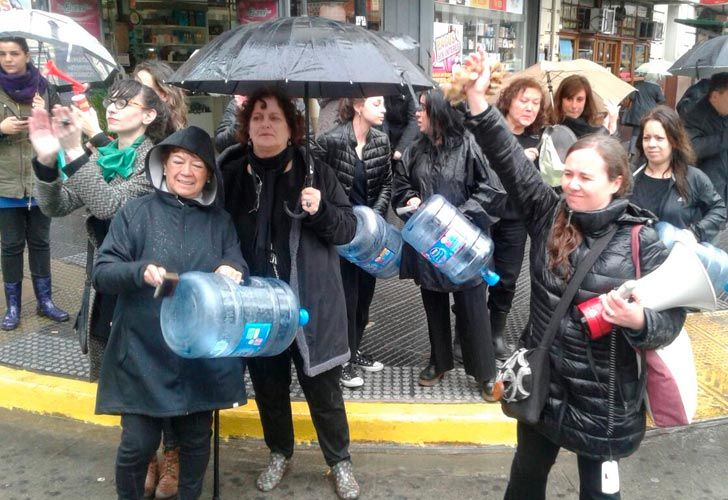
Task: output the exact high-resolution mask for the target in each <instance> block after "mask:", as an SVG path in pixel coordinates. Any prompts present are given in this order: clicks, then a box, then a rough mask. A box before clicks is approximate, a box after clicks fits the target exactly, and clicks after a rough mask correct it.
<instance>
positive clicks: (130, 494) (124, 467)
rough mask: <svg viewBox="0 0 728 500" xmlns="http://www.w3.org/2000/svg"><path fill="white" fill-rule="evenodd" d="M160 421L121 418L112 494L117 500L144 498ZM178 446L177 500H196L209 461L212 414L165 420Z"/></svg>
mask: <svg viewBox="0 0 728 500" xmlns="http://www.w3.org/2000/svg"><path fill="white" fill-rule="evenodd" d="M163 420H164V419H162V418H155V417H148V416H146V415H132V414H125V415H122V416H121V443H120V444H119V449H118V451H117V453H116V493H117V494H118V496H119V499H123V500H127V499H134V500H136V499H139V498H144V479H145V478H146V475H147V466H148V465H149V461H150V460H151V458H152V455H153V454H154V453H156V452H157V448H158V447H159V440H160V437H161V433H162V421H163ZM169 420H170V422H171V424H172V427H173V429H174V431H175V433H176V436H177V440H178V443H179V448H180V451H179V457H180V461H179V490H178V491H179V492H178V498H179V499H180V500H188V499H197V498H199V497H200V494H201V493H202V481H203V479H204V478H205V470H206V469H207V462H208V461H209V459H210V436H211V434H212V431H211V426H212V412H211V411H203V412H199V413H192V414H190V415H183V416H180V417H172V418H170V419H169Z"/></svg>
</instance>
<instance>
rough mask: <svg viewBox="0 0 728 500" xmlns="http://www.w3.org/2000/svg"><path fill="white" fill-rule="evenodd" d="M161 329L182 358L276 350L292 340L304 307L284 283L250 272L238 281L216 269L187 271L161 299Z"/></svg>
mask: <svg viewBox="0 0 728 500" xmlns="http://www.w3.org/2000/svg"><path fill="white" fill-rule="evenodd" d="M160 322H161V325H162V335H163V336H164V340H165V341H166V342H167V345H169V347H170V349H172V350H173V351H174V352H175V353H177V354H178V355H180V356H182V357H183V358H219V357H224V356H243V357H255V356H275V355H276V354H280V353H281V352H283V351H284V350H286V349H287V348H288V346H290V345H291V343H292V342H293V340H294V339H295V337H296V330H298V327H299V326H303V325H305V324H306V323H308V312H307V311H306V310H305V309H300V308H299V304H298V299H297V298H296V295H295V294H294V293H293V290H291V287H290V286H288V284H287V283H285V282H283V281H281V280H277V279H272V278H256V277H251V278H250V283H249V284H248V285H245V286H243V285H240V284H238V283H235V282H234V281H233V280H231V279H230V278H227V277H225V276H222V275H221V274H217V273H202V272H189V273H184V274H182V275H181V276H180V278H179V283H178V284H177V288H176V290H175V293H174V295H173V296H171V297H165V299H164V300H163V301H162V310H161V313H160Z"/></svg>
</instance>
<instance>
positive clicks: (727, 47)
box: [668, 35, 728, 78]
mask: <svg viewBox="0 0 728 500" xmlns="http://www.w3.org/2000/svg"><path fill="white" fill-rule="evenodd" d="M668 71H669V72H670V74H672V75H683V76H690V77H692V78H707V77H709V76H712V75H714V74H715V73H723V72H724V71H728V35H722V36H717V37H715V38H711V39H710V40H706V41H704V42H700V43H698V44H696V45H695V46H694V47H693V48H692V49H690V50H688V51H687V52H685V54H683V55H682V57H680V58H679V59H678V60H677V61H675V64H673V65H672V66H670V68H669V69H668Z"/></svg>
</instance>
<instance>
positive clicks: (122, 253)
mask: <svg viewBox="0 0 728 500" xmlns="http://www.w3.org/2000/svg"><path fill="white" fill-rule="evenodd" d="M133 211H134V210H133V209H132V207H128V208H127V209H126V210H122V211H120V212H119V213H118V214H117V215H116V217H114V219H113V220H112V221H111V226H110V227H109V232H108V233H107V235H106V238H104V242H103V243H102V245H101V248H99V251H98V254H97V258H96V264H95V265H94V270H93V273H92V280H93V285H94V288H95V289H96V290H97V291H99V292H101V293H110V294H114V295H119V294H123V293H128V292H133V291H136V290H140V289H142V288H144V287H145V286H149V285H147V284H146V283H145V281H144V271H145V270H146V269H147V266H148V265H150V264H155V263H154V262H151V261H140V260H136V257H135V254H136V245H135V240H136V238H135V237H134V235H132V234H131V231H130V222H131V219H132V217H133ZM135 227H140V228H141V227H143V225H136V226H135Z"/></svg>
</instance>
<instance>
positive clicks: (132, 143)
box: [30, 80, 169, 380]
mask: <svg viewBox="0 0 728 500" xmlns="http://www.w3.org/2000/svg"><path fill="white" fill-rule="evenodd" d="M104 104H105V106H106V121H107V123H108V131H109V132H113V133H115V134H116V135H117V137H118V139H117V140H115V141H113V142H112V141H111V140H110V139H109V138H108V137H107V136H106V135H105V134H104V133H102V132H101V131H100V130H98V131H97V132H98V133H96V134H95V135H94V136H93V137H92V138H91V141H90V142H91V144H92V145H93V146H94V151H86V150H85V149H84V148H83V146H82V143H81V129H80V127H79V126H77V123H78V121H77V120H76V119H75V118H74V115H73V113H72V112H71V110H70V109H68V108H61V107H57V108H55V109H54V110H53V115H52V117H51V116H50V115H49V114H48V113H47V112H46V111H45V110H41V109H34V110H33V117H32V118H31V119H30V140H31V142H32V143H33V147H34V149H35V152H36V155H37V157H36V158H34V159H33V170H34V172H35V178H36V185H35V190H36V192H35V194H36V197H37V199H38V206H40V209H41V210H42V211H43V213H44V214H46V215H48V216H50V217H63V216H65V215H68V214H70V213H71V212H73V211H74V210H76V209H78V208H81V207H86V210H87V211H88V213H89V215H90V217H88V218H87V219H86V231H87V233H88V237H89V245H88V251H87V252H88V255H87V267H86V269H87V275H88V276H89V280H87V285H86V288H85V290H84V297H83V300H82V305H81V311H80V312H79V314H78V316H77V318H76V331H77V333H78V336H79V340H80V341H81V346H82V350H83V351H84V353H86V352H88V354H89V360H90V364H91V373H90V378H91V380H95V379H96V378H98V373H99V368H100V366H101V355H102V353H103V349H104V345H105V344H106V339H107V338H108V336H109V323H110V321H111V314H112V312H113V309H114V300H115V299H114V298H113V297H108V296H103V295H101V296H99V295H95V293H94V291H93V289H92V288H91V286H90V271H91V265H92V263H93V258H94V250H95V249H96V248H98V247H99V246H100V245H101V242H102V241H103V239H104V236H106V231H107V230H108V225H109V221H110V220H111V218H112V217H113V216H114V215H116V213H117V212H118V211H119V209H120V208H121V207H123V206H124V205H125V204H126V202H128V201H129V200H131V199H133V198H137V197H139V196H142V195H145V194H148V193H150V192H151V191H152V185H151V184H150V183H149V180H148V179H147V177H146V174H145V173H144V158H145V157H146V155H147V153H148V152H149V150H150V149H151V148H152V146H153V145H154V143H155V142H157V141H159V140H160V139H161V138H162V137H163V136H164V133H165V132H164V131H165V129H166V124H167V119H168V116H169V111H168V108H167V105H166V104H164V103H163V102H162V101H161V100H160V99H159V97H158V96H157V94H155V93H154V91H153V90H152V89H150V88H149V87H146V86H144V85H142V84H141V83H139V82H136V81H133V80H121V81H119V82H116V83H115V84H114V85H112V86H111V88H110V89H109V94H108V97H107V98H106V99H105V101H104ZM61 149H62V150H63V151H64V163H65V166H60V168H59V165H58V152H59V151H60V150H61Z"/></svg>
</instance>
